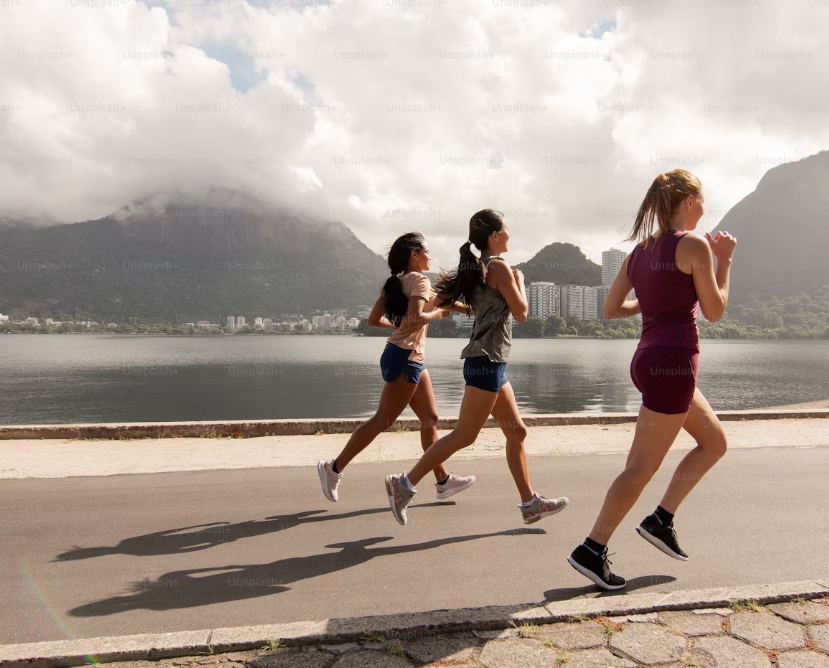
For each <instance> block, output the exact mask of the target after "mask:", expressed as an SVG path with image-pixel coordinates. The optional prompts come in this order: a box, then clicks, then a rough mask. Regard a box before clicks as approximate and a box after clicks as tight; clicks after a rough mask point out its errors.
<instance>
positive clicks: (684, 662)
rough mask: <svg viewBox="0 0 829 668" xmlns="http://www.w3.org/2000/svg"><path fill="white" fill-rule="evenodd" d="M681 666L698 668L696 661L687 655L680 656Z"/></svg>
mask: <svg viewBox="0 0 829 668" xmlns="http://www.w3.org/2000/svg"><path fill="white" fill-rule="evenodd" d="M682 665H683V666H688V668H699V664H698V663H697V660H696V659H695V658H694V657H693V656H691V655H690V654H687V653H686V654H683V655H682Z"/></svg>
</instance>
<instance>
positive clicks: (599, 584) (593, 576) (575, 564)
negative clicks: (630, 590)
mask: <svg viewBox="0 0 829 668" xmlns="http://www.w3.org/2000/svg"><path fill="white" fill-rule="evenodd" d="M567 563H568V564H570V565H571V566H572V567H573V568H575V569H576V570H577V571H578V572H579V573H581V574H582V575H583V576H584V577H586V578H589V579H590V580H592V581H593V583H594V584H595V585H596V586H597V587H601V588H602V589H604V590H605V591H618V590H619V589H624V588H625V585H626V584H627V582H625V583H624V584H620V585H609V584H607V582H605V581H604V580H602V579H601V578H600V577H599V576H598V575H596V574H595V573H594V572H593V571H591V570H590V569H589V568H585V567H584V566H582V565H581V564H579V562H577V561H576V560H575V559H573V557H567Z"/></svg>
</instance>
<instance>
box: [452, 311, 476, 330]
mask: <svg viewBox="0 0 829 668" xmlns="http://www.w3.org/2000/svg"><path fill="white" fill-rule="evenodd" d="M451 317H452V321H453V322H454V323H455V326H456V327H457V328H458V330H459V331H461V332H470V331H472V325H473V324H474V322H475V316H471V315H466V313H453V314H452V316H451Z"/></svg>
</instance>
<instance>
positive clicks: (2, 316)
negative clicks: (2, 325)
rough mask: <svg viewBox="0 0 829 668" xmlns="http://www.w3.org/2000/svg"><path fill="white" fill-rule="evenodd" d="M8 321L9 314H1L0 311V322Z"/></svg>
mask: <svg viewBox="0 0 829 668" xmlns="http://www.w3.org/2000/svg"><path fill="white" fill-rule="evenodd" d="M8 321H9V316H7V315H3V314H2V313H0V322H8Z"/></svg>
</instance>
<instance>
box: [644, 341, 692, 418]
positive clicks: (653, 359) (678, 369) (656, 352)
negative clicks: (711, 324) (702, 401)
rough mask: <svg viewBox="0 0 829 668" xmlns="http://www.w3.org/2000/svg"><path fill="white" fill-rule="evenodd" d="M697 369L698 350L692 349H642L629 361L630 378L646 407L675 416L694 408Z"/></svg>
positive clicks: (658, 347) (672, 347) (671, 347)
mask: <svg viewBox="0 0 829 668" xmlns="http://www.w3.org/2000/svg"><path fill="white" fill-rule="evenodd" d="M698 368H699V351H697V350H694V349H693V348H679V347H677V346H656V347H653V348H640V349H638V350H637V351H636V352H635V353H634V355H633V359H632V360H631V362H630V377H631V379H632V380H633V384H634V385H636V389H637V390H639V391H640V392H641V393H642V404H643V405H644V406H645V408H647V409H649V410H652V411H654V412H656V413H665V414H666V415H676V414H677V413H687V412H688V411H689V410H691V402H692V400H693V398H694V390H695V389H696V387H697V369H698Z"/></svg>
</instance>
